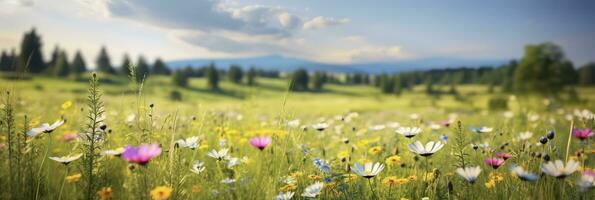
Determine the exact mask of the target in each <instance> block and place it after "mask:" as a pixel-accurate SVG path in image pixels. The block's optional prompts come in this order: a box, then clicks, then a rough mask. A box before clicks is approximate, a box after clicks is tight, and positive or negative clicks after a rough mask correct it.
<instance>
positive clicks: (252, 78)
mask: <svg viewBox="0 0 595 200" xmlns="http://www.w3.org/2000/svg"><path fill="white" fill-rule="evenodd" d="M256 73H257V72H256V69H254V67H250V69H248V73H247V75H246V76H248V77H247V79H248V85H249V86H254V85H256Z"/></svg>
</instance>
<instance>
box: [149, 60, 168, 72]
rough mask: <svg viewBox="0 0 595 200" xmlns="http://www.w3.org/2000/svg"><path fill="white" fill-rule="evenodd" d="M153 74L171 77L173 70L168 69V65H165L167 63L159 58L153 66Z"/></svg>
mask: <svg viewBox="0 0 595 200" xmlns="http://www.w3.org/2000/svg"><path fill="white" fill-rule="evenodd" d="M151 73H152V74H159V75H170V74H171V70H170V69H169V68H168V67H167V65H165V63H163V61H161V59H160V58H157V60H155V63H154V64H153V69H152V70H151Z"/></svg>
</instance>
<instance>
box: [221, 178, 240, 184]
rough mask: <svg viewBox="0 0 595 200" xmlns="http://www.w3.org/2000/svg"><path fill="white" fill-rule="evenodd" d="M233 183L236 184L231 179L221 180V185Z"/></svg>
mask: <svg viewBox="0 0 595 200" xmlns="http://www.w3.org/2000/svg"><path fill="white" fill-rule="evenodd" d="M235 182H236V180H235V179H231V178H225V179H223V180H221V183H224V184H232V183H235Z"/></svg>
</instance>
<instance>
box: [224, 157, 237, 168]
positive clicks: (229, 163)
mask: <svg viewBox="0 0 595 200" xmlns="http://www.w3.org/2000/svg"><path fill="white" fill-rule="evenodd" d="M238 164H240V159H239V158H235V157H234V158H229V159H227V168H229V169H231V168H232V167H234V166H236V165H238Z"/></svg>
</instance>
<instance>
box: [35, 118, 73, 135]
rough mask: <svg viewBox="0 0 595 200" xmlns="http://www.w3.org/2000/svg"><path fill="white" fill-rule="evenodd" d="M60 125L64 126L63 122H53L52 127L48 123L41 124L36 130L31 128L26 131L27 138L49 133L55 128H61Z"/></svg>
mask: <svg viewBox="0 0 595 200" xmlns="http://www.w3.org/2000/svg"><path fill="white" fill-rule="evenodd" d="M62 124H64V120H58V121H56V122H54V123H53V124H52V125H50V124H48V123H43V124H41V126H39V127H37V128H32V129H31V130H28V131H27V136H29V137H33V136H36V135H38V134H40V133H51V132H52V131H54V130H55V129H56V128H58V127H60V126H62Z"/></svg>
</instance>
